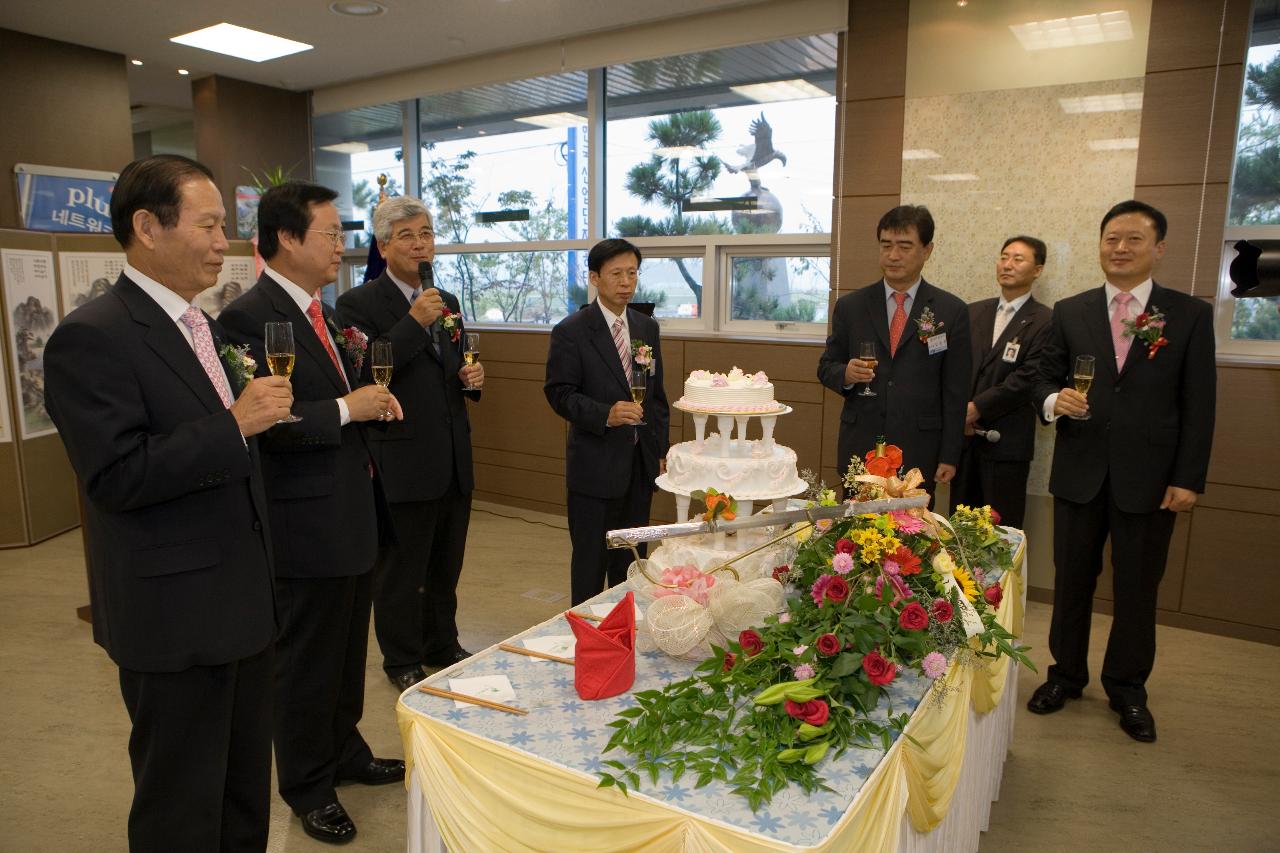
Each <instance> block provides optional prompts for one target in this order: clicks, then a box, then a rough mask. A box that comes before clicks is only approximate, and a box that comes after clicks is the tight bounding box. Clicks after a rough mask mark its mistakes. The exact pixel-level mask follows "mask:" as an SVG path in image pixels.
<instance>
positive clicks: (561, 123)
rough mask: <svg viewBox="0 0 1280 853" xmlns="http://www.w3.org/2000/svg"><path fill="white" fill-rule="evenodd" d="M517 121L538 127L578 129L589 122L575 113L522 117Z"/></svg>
mask: <svg viewBox="0 0 1280 853" xmlns="http://www.w3.org/2000/svg"><path fill="white" fill-rule="evenodd" d="M516 121H519V122H524V123H525V124H532V125H536V126H538V127H577V126H578V125H580V124H586V123H587V120H586V119H585V118H583V117H582V116H580V115H574V114H573V113H546V114H544V115H539V116H520V117H517V118H516Z"/></svg>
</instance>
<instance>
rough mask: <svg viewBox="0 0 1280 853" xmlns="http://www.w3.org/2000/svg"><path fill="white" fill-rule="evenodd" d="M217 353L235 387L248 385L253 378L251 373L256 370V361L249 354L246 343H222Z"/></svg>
mask: <svg viewBox="0 0 1280 853" xmlns="http://www.w3.org/2000/svg"><path fill="white" fill-rule="evenodd" d="M218 355H220V356H222V363H223V364H225V365H226V366H227V371H228V373H230V374H231V378H232V379H234V380H235V381H236V387H237V388H243V387H244V386H246V385H248V384H249V383H250V382H251V381H252V380H253V374H255V373H257V372H258V362H256V361H255V360H254V358H253V356H251V355H249V347H248V346H247V345H242V346H236V345H235V344H223V345H222V348H221V349H219V350H218Z"/></svg>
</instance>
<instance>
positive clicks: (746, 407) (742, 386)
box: [676, 367, 782, 414]
mask: <svg viewBox="0 0 1280 853" xmlns="http://www.w3.org/2000/svg"><path fill="white" fill-rule="evenodd" d="M676 405H677V407H679V408H681V409H685V410H687V411H698V412H741V413H744V414H747V413H759V412H776V411H778V410H779V409H781V408H782V406H781V405H779V404H778V402H777V401H776V400H774V399H773V383H772V382H770V381H769V377H768V376H765V375H764V373H763V372H761V373H754V374H746V373H743V372H742V371H741V370H739V369H738V368H737V367H735V368H733V370H730V371H729V372H728V374H724V373H711V372H710V371H707V370H695V371H693V373H690V374H689V378H688V379H686V380H685V381H684V396H683V397H681V398H680V399H679V400H678V401H676Z"/></svg>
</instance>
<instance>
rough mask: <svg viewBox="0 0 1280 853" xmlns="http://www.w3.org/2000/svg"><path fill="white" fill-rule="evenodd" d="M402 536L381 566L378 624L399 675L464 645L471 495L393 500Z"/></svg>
mask: <svg viewBox="0 0 1280 853" xmlns="http://www.w3.org/2000/svg"><path fill="white" fill-rule="evenodd" d="M389 508H390V512H391V526H392V528H393V530H394V532H395V542H393V543H391V544H388V545H384V546H383V547H382V549H381V550H380V551H379V554H378V564H377V566H375V567H374V589H373V627H374V631H375V633H376V634H377V637H378V646H379V647H380V648H381V649H382V668H383V670H385V671H386V673H387V674H388V675H390V676H392V677H393V678H394V677H395V676H397V675H400V674H401V673H403V672H408V671H410V670H412V669H414V668H416V667H418V666H422V665H423V664H425V663H427V662H428V661H430V660H431V659H432V658H435V657H440V656H447V655H449V654H450V653H451V652H452V651H453V650H454V649H456V648H458V623H457V614H458V577H459V576H460V575H461V574H462V560H463V557H464V556H465V555H466V550H467V528H468V527H469V526H470V524H471V495H469V494H467V495H464V494H462V492H461V491H459V490H458V483H457V480H456V479H455V480H454V481H453V482H452V483H450V484H449V490H448V491H447V492H445V493H444V495H442V496H441V497H439V498H437V499H436V500H431V501H406V502H397V503H392V504H390V505H389Z"/></svg>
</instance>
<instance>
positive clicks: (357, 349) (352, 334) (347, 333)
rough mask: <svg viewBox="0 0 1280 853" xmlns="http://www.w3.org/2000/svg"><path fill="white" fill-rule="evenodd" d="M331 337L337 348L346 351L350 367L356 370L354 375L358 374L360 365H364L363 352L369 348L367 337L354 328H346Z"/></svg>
mask: <svg viewBox="0 0 1280 853" xmlns="http://www.w3.org/2000/svg"><path fill="white" fill-rule="evenodd" d="M333 337H334V338H335V339H336V340H337V341H338V346H340V347H342V348H343V349H344V350H346V351H347V358H349V359H351V366H352V367H354V368H355V369H356V373H359V372H360V367H361V365H363V364H364V353H365V350H367V349H368V348H369V336H368V335H366V334H365V333H364V332H362V331H360V330H359V329H357V328H356V327H355V326H347V327H346V328H345V329H342V330H341V331H339V332H338V333H337V334H335V335H334V336H333Z"/></svg>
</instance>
